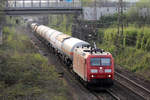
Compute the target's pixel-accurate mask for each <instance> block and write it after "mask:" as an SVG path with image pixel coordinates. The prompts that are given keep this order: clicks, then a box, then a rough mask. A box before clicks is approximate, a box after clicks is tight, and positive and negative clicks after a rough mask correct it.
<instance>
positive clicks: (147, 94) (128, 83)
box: [115, 72, 150, 100]
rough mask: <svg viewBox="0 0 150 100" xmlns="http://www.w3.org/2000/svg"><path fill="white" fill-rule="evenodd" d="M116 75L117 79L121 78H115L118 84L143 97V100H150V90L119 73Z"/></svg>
mask: <svg viewBox="0 0 150 100" xmlns="http://www.w3.org/2000/svg"><path fill="white" fill-rule="evenodd" d="M115 74H116V77H120V78H119V79H118V78H117V79H116V78H115V80H116V81H117V82H118V83H120V84H121V85H123V86H125V87H126V88H128V89H129V90H131V91H132V92H134V93H135V94H137V95H138V96H140V97H142V98H143V99H145V100H149V99H150V90H148V89H146V88H145V87H143V86H141V85H140V84H138V83H136V82H134V81H133V80H131V79H129V78H127V77H126V76H124V75H122V74H120V73H118V72H115ZM137 90H142V91H137Z"/></svg>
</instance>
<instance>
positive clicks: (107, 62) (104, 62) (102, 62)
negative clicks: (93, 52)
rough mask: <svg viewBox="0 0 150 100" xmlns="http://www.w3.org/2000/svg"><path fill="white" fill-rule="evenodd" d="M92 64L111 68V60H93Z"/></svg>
mask: <svg viewBox="0 0 150 100" xmlns="http://www.w3.org/2000/svg"><path fill="white" fill-rule="evenodd" d="M90 64H91V66H110V65H111V60H110V58H91V60H90Z"/></svg>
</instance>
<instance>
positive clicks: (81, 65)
mask: <svg viewBox="0 0 150 100" xmlns="http://www.w3.org/2000/svg"><path fill="white" fill-rule="evenodd" d="M73 70H74V72H75V73H76V74H77V75H78V76H80V78H81V79H82V80H83V81H84V82H85V83H87V84H88V85H91V86H96V87H97V86H98V87H100V86H101V87H105V86H106V87H108V86H109V87H110V86H112V85H113V80H114V59H113V57H112V55H111V54H110V53H109V52H104V51H103V50H96V49H93V50H92V48H91V47H77V48H75V50H74V56H73Z"/></svg>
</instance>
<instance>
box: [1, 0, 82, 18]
mask: <svg viewBox="0 0 150 100" xmlns="http://www.w3.org/2000/svg"><path fill="white" fill-rule="evenodd" d="M53 1H54V0H53ZM56 1H57V2H56ZM58 1H59V0H55V2H50V0H45V1H42V0H40V1H37V0H11V1H10V0H8V1H7V3H6V8H5V9H4V11H5V13H6V14H7V15H19V14H21V15H22V14H46V13H57V14H58V13H60V14H61V13H82V5H81V1H80V0H70V1H71V2H67V0H66V1H65V0H60V1H59V2H58Z"/></svg>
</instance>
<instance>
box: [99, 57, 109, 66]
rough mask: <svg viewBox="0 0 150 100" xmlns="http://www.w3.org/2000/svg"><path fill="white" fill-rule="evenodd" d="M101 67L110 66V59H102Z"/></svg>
mask: <svg viewBox="0 0 150 100" xmlns="http://www.w3.org/2000/svg"><path fill="white" fill-rule="evenodd" d="M101 65H102V66H110V65H111V63H110V58H101Z"/></svg>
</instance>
